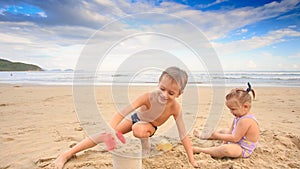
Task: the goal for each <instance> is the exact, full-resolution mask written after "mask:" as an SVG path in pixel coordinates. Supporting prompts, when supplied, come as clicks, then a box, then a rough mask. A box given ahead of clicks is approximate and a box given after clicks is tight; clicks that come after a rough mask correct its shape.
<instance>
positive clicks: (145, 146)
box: [141, 138, 151, 157]
mask: <svg viewBox="0 0 300 169" xmlns="http://www.w3.org/2000/svg"><path fill="white" fill-rule="evenodd" d="M141 143H142V156H143V157H145V156H149V155H150V148H151V145H150V138H142V139H141Z"/></svg>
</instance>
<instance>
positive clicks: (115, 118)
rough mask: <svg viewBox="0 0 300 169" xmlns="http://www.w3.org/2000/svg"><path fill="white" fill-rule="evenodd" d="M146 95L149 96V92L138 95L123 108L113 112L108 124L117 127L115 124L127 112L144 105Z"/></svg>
mask: <svg viewBox="0 0 300 169" xmlns="http://www.w3.org/2000/svg"><path fill="white" fill-rule="evenodd" d="M148 97H149V93H145V94H143V95H141V96H139V97H138V98H137V99H136V100H135V101H133V102H132V103H131V104H130V105H128V106H126V107H125V108H124V109H123V110H121V111H120V112H117V113H115V114H114V115H113V117H112V119H111V121H110V126H111V127H112V128H113V129H115V128H116V127H117V125H118V124H119V123H120V122H121V121H122V120H123V119H124V117H125V116H127V115H128V114H129V113H131V112H132V111H134V110H135V109H137V108H139V107H141V106H142V105H144V104H145V103H146V101H147V99H148Z"/></svg>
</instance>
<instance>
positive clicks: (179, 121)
mask: <svg viewBox="0 0 300 169" xmlns="http://www.w3.org/2000/svg"><path fill="white" fill-rule="evenodd" d="M174 118H175V121H176V125H177V129H178V134H179V137H180V140H181V142H182V144H183V147H184V149H185V151H186V153H187V156H188V158H189V161H190V163H191V164H192V165H193V166H194V167H199V166H198V164H197V162H196V161H195V159H194V153H193V148H192V145H191V141H190V138H189V136H188V135H187V132H186V129H185V125H184V121H183V118H182V113H181V112H180V113H178V114H176V115H174Z"/></svg>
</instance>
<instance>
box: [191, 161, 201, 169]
mask: <svg viewBox="0 0 300 169" xmlns="http://www.w3.org/2000/svg"><path fill="white" fill-rule="evenodd" d="M191 164H192V166H193V167H194V168H200V166H199V165H198V163H197V162H196V161H193V162H191Z"/></svg>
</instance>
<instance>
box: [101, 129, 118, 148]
mask: <svg viewBox="0 0 300 169" xmlns="http://www.w3.org/2000/svg"><path fill="white" fill-rule="evenodd" d="M101 141H102V142H104V143H105V145H106V148H107V150H108V151H112V150H114V149H115V147H116V141H115V139H114V137H113V136H112V135H111V134H110V133H107V132H104V133H102V134H101Z"/></svg>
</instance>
